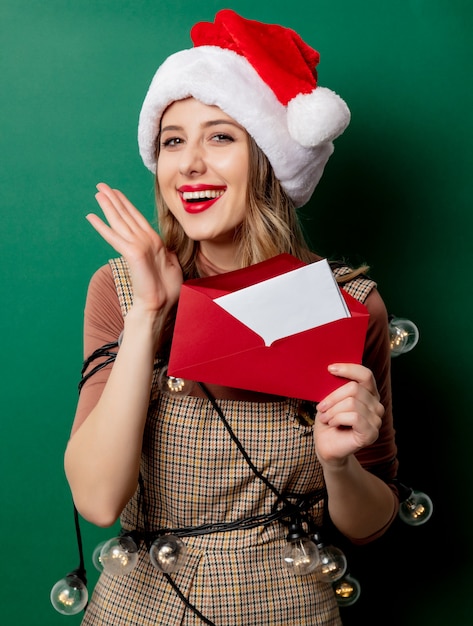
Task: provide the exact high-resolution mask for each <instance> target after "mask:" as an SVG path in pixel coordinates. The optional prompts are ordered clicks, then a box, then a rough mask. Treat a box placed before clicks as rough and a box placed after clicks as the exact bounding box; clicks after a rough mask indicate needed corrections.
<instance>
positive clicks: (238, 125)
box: [161, 119, 244, 133]
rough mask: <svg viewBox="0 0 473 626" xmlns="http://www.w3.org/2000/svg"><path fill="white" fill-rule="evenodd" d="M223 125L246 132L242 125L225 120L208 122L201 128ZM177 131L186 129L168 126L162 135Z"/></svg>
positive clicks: (172, 125)
mask: <svg viewBox="0 0 473 626" xmlns="http://www.w3.org/2000/svg"><path fill="white" fill-rule="evenodd" d="M221 124H227V125H230V126H234V127H235V128H239V129H241V130H244V129H243V127H242V126H240V124H238V123H237V122H234V121H233V120H224V119H216V120H208V121H207V122H203V123H202V124H201V126H202V128H210V127H212V126H220V125H221ZM176 130H179V131H183V130H184V128H183V127H182V126H179V125H178V124H168V126H164V127H163V128H161V132H162V133H164V132H166V131H176Z"/></svg>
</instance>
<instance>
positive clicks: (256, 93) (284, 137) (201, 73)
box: [138, 46, 349, 207]
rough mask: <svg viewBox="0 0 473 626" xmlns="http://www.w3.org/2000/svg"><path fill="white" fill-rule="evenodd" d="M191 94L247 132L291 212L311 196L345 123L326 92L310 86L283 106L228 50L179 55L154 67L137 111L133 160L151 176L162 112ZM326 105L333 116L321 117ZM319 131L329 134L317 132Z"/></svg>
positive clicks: (212, 48) (334, 100) (344, 113)
mask: <svg viewBox="0 0 473 626" xmlns="http://www.w3.org/2000/svg"><path fill="white" fill-rule="evenodd" d="M317 92H319V95H317ZM191 96H192V97H194V98H196V99H197V100H199V101H201V102H203V103H204V104H209V105H216V106H218V107H219V108H220V109H222V111H224V112H225V113H227V115H229V116H230V117H233V118H234V119H235V120H236V121H237V122H238V123H239V124H240V125H241V126H243V127H244V128H245V129H246V130H247V132H248V133H249V134H250V135H251V136H252V137H253V139H254V140H255V141H256V143H257V144H258V146H259V147H260V148H261V150H262V151H263V152H264V153H265V154H266V156H267V157H268V159H269V161H270V163H271V165H272V167H273V169H274V172H275V175H276V177H277V178H278V180H279V181H280V182H281V185H282V186H283V188H284V189H285V191H286V193H287V194H288V195H289V197H290V198H291V199H292V200H293V202H294V204H295V205H296V206H297V207H300V206H302V205H304V204H305V203H306V202H307V201H308V200H309V198H310V197H311V195H312V193H313V191H314V189H315V187H316V185H317V183H318V182H319V180H320V177H321V176H322V173H323V170H324V167H325V164H326V163H327V161H328V159H329V157H330V155H331V154H332V152H333V144H332V139H333V138H334V137H336V136H337V135H338V134H340V132H342V131H343V130H344V128H345V127H346V125H347V124H348V121H349V112H348V108H347V107H346V105H345V103H344V102H343V100H341V99H340V98H338V96H337V95H336V94H334V93H333V92H331V91H330V90H328V89H324V88H321V87H317V88H316V89H315V91H314V92H312V93H310V94H308V95H304V96H301V95H299V96H297V97H296V98H294V99H293V100H291V101H290V102H289V104H288V107H287V108H286V107H285V106H283V105H282V104H281V102H280V101H279V100H278V99H277V97H276V96H275V94H274V93H273V91H272V90H271V89H270V88H269V86H268V85H267V84H266V83H265V82H264V81H262V80H261V77H260V76H259V74H258V73H257V72H256V70H255V69H254V68H253V66H252V65H251V64H250V63H249V62H248V61H247V60H246V58H244V57H242V56H240V55H238V54H237V53H235V52H233V51H232V50H229V49H224V48H220V47H218V46H199V47H196V48H191V49H188V50H182V51H180V52H177V53H175V54H173V55H171V56H170V57H168V58H167V59H166V61H165V62H164V63H163V64H162V65H161V66H160V68H159V69H158V71H157V72H156V74H155V76H154V78H153V80H152V82H151V85H150V87H149V90H148V93H147V94H146V97H145V100H144V102H143V107H142V109H141V113H140V119H139V125H138V143H139V149H140V154H141V157H142V159H143V162H144V164H145V165H146V167H147V168H148V169H150V170H151V171H152V172H155V170H156V158H155V154H156V146H155V143H156V137H157V135H158V133H159V127H160V122H161V117H162V115H163V112H164V111H165V109H166V108H167V106H168V105H169V104H171V103H172V102H174V101H175V100H182V99H184V98H187V97H191ZM338 101H340V102H341V103H343V105H344V107H343V106H341V105H340V103H339V102H338ZM327 102H329V110H332V113H330V112H329V113H326V104H327ZM319 105H320V106H319ZM334 105H335V107H339V109H340V112H341V113H342V115H341V118H342V121H341V122H339V121H337V123H336V124H335V126H334V124H333V123H332V122H330V124H327V119H329V120H330V117H331V116H333V109H332V107H333V106H334ZM314 107H315V109H314ZM319 109H320V111H319ZM314 111H315V114H316V115H318V114H319V113H320V115H321V116H322V117H321V121H320V124H317V127H318V131H317V132H316V133H315V134H314V133H311V132H310V130H309V129H310V128H311V127H312V126H313V125H314ZM347 112H348V113H347ZM336 117H337V116H336ZM342 127H343V128H342ZM323 128H326V129H328V130H326V131H323V132H322V131H321V129H323ZM340 128H342V130H341V131H340V130H339V129H340ZM314 140H315V142H316V145H314Z"/></svg>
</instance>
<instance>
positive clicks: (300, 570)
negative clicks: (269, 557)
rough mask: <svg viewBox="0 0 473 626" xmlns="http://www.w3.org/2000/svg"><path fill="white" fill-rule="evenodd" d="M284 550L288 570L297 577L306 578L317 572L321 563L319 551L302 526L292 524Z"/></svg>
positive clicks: (284, 560) (295, 523)
mask: <svg viewBox="0 0 473 626" xmlns="http://www.w3.org/2000/svg"><path fill="white" fill-rule="evenodd" d="M286 539H287V544H286V546H285V548H284V550H283V562H284V565H285V566H286V568H287V569H288V570H289V571H291V572H293V573H294V574H295V575H296V576H305V575H306V574H310V573H311V572H313V571H314V570H315V568H316V567H317V565H318V564H319V562H320V556H319V550H318V548H317V546H316V545H315V543H314V542H313V541H312V540H311V539H310V538H309V536H308V535H307V533H306V532H305V531H304V530H303V528H302V527H301V525H300V524H299V523H297V522H294V521H293V522H291V525H290V527H289V532H288V535H287V537H286Z"/></svg>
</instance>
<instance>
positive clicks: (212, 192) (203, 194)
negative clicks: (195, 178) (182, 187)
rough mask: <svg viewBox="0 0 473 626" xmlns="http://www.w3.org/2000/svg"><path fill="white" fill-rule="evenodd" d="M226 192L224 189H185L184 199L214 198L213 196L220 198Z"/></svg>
mask: <svg viewBox="0 0 473 626" xmlns="http://www.w3.org/2000/svg"><path fill="white" fill-rule="evenodd" d="M223 193H224V190H223V189H204V190H202V191H183V192H182V197H183V199H184V200H205V199H208V200H212V199H213V198H219V197H220V196H222V195H223Z"/></svg>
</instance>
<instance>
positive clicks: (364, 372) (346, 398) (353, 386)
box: [317, 363, 384, 425]
mask: <svg viewBox="0 0 473 626" xmlns="http://www.w3.org/2000/svg"><path fill="white" fill-rule="evenodd" d="M329 370H330V371H331V372H332V373H333V374H335V373H336V375H337V376H341V377H343V378H346V379H347V380H348V382H347V383H346V384H345V385H342V386H341V387H339V388H338V389H336V390H335V391H333V392H332V393H330V394H329V395H328V396H326V397H325V398H324V399H323V400H322V401H321V402H319V404H318V405H317V411H318V412H319V413H320V414H321V418H322V419H323V421H324V422H325V423H329V422H330V420H333V419H337V420H339V421H340V423H342V422H344V421H345V420H348V422H350V421H351V420H352V419H354V416H356V415H360V416H365V417H367V418H369V417H370V415H371V416H372V417H373V419H374V420H375V421H377V418H379V419H381V418H382V417H383V415H384V407H383V405H382V404H381V402H380V401H379V393H378V389H377V386H376V381H375V379H374V376H373V374H372V372H371V370H369V369H368V368H366V367H364V366H362V365H357V364H353V363H336V364H334V365H332V366H329ZM347 416H351V417H347ZM347 425H348V424H347Z"/></svg>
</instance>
